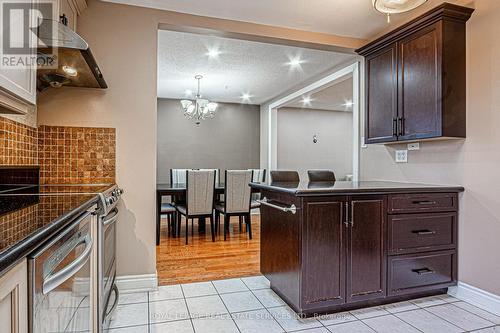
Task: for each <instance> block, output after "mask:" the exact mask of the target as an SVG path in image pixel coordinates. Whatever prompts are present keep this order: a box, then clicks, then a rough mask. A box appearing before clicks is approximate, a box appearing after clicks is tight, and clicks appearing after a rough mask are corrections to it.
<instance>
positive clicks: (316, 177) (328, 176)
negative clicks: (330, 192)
mask: <svg viewBox="0 0 500 333" xmlns="http://www.w3.org/2000/svg"><path fill="white" fill-rule="evenodd" d="M307 175H308V176H309V181H310V182H334V181H335V173H334V172H333V171H331V170H307Z"/></svg>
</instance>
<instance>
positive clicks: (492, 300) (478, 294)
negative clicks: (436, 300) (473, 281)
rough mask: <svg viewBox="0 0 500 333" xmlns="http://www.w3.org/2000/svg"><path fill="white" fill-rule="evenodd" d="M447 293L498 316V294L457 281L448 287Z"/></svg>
mask: <svg viewBox="0 0 500 333" xmlns="http://www.w3.org/2000/svg"><path fill="white" fill-rule="evenodd" d="M448 295H450V296H453V297H456V298H458V299H460V300H462V301H465V302H467V303H470V304H472V305H475V306H477V307H478V308H481V309H483V310H486V311H488V312H491V313H494V314H496V315H498V316H500V296H498V295H495V294H492V293H490V292H488V291H485V290H482V289H479V288H477V287H474V286H471V285H470V284H467V283H463V282H458V285H457V286H456V287H450V288H448Z"/></svg>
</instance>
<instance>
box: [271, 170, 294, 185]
mask: <svg viewBox="0 0 500 333" xmlns="http://www.w3.org/2000/svg"><path fill="white" fill-rule="evenodd" d="M271 181H272V182H275V183H287V182H294V183H296V182H299V181H300V177H299V173H298V172H297V171H281V170H279V171H278V170H274V171H271Z"/></svg>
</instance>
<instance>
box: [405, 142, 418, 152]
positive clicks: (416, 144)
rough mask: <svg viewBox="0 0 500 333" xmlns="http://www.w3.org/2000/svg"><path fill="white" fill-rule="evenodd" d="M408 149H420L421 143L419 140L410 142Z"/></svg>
mask: <svg viewBox="0 0 500 333" xmlns="http://www.w3.org/2000/svg"><path fill="white" fill-rule="evenodd" d="M408 150H420V143H418V142H413V143H409V144H408Z"/></svg>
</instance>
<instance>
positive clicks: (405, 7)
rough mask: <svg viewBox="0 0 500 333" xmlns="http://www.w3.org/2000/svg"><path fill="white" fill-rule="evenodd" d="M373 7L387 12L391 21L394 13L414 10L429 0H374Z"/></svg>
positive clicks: (388, 20)
mask: <svg viewBox="0 0 500 333" xmlns="http://www.w3.org/2000/svg"><path fill="white" fill-rule="evenodd" d="M372 2H373V8H375V9H376V10H377V11H379V12H381V13H383V14H387V23H390V22H391V15H392V14H400V13H404V12H408V11H410V10H413V9H415V8H417V7H419V6H421V5H423V4H424V3H426V2H427V0H372Z"/></svg>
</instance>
